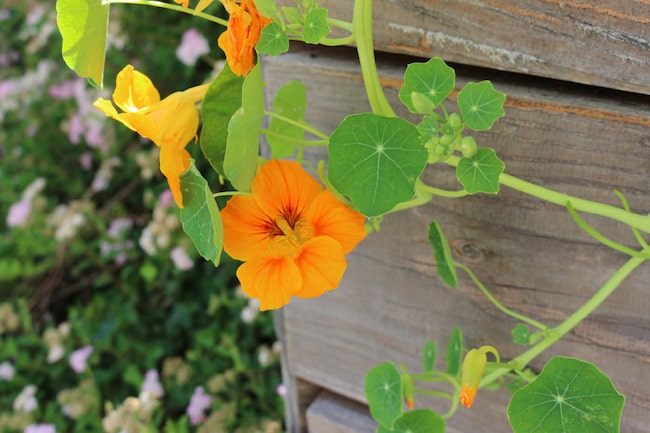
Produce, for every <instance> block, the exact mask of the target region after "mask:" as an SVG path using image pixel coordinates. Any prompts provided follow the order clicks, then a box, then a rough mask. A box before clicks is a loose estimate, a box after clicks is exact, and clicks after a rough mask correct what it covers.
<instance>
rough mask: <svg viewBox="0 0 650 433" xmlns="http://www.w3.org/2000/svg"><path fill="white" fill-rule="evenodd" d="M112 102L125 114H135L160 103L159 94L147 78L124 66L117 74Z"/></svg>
mask: <svg viewBox="0 0 650 433" xmlns="http://www.w3.org/2000/svg"><path fill="white" fill-rule="evenodd" d="M113 101H114V102H115V104H116V105H117V106H118V107H120V108H121V109H122V111H126V112H137V111H140V110H143V109H145V108H147V107H149V106H151V105H153V104H156V103H158V102H160V94H159V93H158V90H157V89H156V87H155V86H154V85H153V83H152V82H151V80H150V79H149V77H147V76H146V75H145V74H143V73H142V72H138V71H136V70H135V68H134V67H133V66H131V65H126V66H125V67H124V68H123V69H122V70H121V71H120V72H119V73H118V74H117V80H116V83H115V91H114V92H113Z"/></svg>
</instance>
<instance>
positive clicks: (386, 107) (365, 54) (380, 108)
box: [352, 0, 395, 117]
mask: <svg viewBox="0 0 650 433" xmlns="http://www.w3.org/2000/svg"><path fill="white" fill-rule="evenodd" d="M352 27H353V29H354V30H353V34H354V36H355V38H356V41H357V54H358V56H359V64H360V66H361V75H362V76H363V83H364V85H365V87H366V93H367V94H368V101H369V102H370V107H371V108H372V111H373V112H374V113H375V114H380V115H382V116H389V117H395V112H394V111H393V108H392V107H391V106H390V104H389V103H388V100H387V99H386V95H385V94H384V90H383V88H382V87H381V81H380V80H379V75H378V74H377V65H376V64H375V52H374V48H373V42H372V0H355V1H354V12H353V16H352Z"/></svg>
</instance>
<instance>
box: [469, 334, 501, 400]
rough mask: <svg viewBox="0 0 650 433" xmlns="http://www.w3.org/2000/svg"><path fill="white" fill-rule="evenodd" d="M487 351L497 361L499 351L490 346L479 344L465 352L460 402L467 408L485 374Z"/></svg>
mask: <svg viewBox="0 0 650 433" xmlns="http://www.w3.org/2000/svg"><path fill="white" fill-rule="evenodd" d="M488 352H490V353H492V354H493V355H494V356H495V358H496V359H497V362H499V352H497V350H496V349H495V348H494V347H492V346H481V347H480V348H478V349H472V350H470V351H469V352H467V355H465V359H464V360H463V368H462V370H461V390H460V404H462V405H463V406H465V407H467V408H470V407H472V403H474V397H475V396H476V392H477V391H478V387H479V384H480V383H481V379H482V378H483V375H484V374H485V366H486V364H487V355H486V354H487V353H488Z"/></svg>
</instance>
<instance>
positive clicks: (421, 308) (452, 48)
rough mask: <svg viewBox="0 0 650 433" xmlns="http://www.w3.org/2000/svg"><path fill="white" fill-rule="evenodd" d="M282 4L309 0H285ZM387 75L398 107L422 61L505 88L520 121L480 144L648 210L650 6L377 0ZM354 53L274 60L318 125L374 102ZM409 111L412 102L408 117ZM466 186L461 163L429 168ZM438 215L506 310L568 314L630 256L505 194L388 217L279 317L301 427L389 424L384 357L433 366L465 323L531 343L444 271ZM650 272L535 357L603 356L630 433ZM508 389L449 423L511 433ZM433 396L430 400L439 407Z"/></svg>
mask: <svg viewBox="0 0 650 433" xmlns="http://www.w3.org/2000/svg"><path fill="white" fill-rule="evenodd" d="M280 3H281V4H285V5H290V4H293V1H292V0H283V1H281V2H280ZM320 3H321V5H322V6H324V7H328V8H329V11H330V16H333V17H336V18H341V19H347V20H350V19H351V10H352V1H351V0H322V1H321V2H320ZM375 9H376V10H375V15H374V21H373V23H374V28H375V44H376V49H377V50H378V53H377V58H378V65H379V68H380V75H381V78H382V83H383V84H384V87H385V89H386V92H387V94H388V96H389V100H390V101H391V103H392V104H393V106H394V107H395V108H396V109H397V111H398V112H399V113H400V114H402V115H404V116H406V117H408V114H407V113H406V110H405V109H403V108H401V107H402V104H401V103H400V102H399V99H398V97H397V94H398V91H399V88H400V86H401V77H402V76H403V73H404V69H405V66H406V64H407V63H408V62H411V61H421V60H422V59H420V58H414V57H411V56H421V57H425V58H426V57H431V56H440V57H442V58H443V59H445V60H446V61H448V62H454V63H455V64H454V66H455V67H456V70H457V76H458V80H457V81H458V83H457V85H458V86H462V85H463V84H464V83H465V82H467V81H479V80H483V79H490V80H492V82H493V83H494V85H495V87H496V88H497V89H498V90H501V91H503V92H505V93H506V94H507V95H508V97H507V100H506V117H505V118H503V119H501V120H499V121H498V122H497V124H496V126H495V127H494V128H493V129H492V130H491V131H488V132H485V133H480V134H476V135H475V136H476V138H477V140H478V141H479V144H480V145H485V146H490V147H493V148H495V149H496V151H497V154H498V155H499V156H500V157H501V159H503V160H504V162H505V163H506V171H507V172H508V173H510V174H513V175H515V176H518V177H522V178H524V179H526V180H529V181H532V182H535V183H538V184H540V185H544V186H547V187H550V188H553V189H555V190H558V191H561V192H565V193H568V194H572V195H576V196H579V197H583V198H587V199H592V200H598V201H602V202H605V203H610V204H612V205H619V204H620V203H619V202H618V199H617V197H616V195H615V194H614V191H613V189H614V188H616V189H618V190H620V191H621V192H622V193H623V194H624V195H625V196H626V197H627V198H628V200H629V201H630V203H631V205H632V208H633V210H634V211H636V212H639V213H648V212H650V194H649V192H650V96H649V95H650V1H648V0H618V1H614V0H593V1H589V2H586V1H584V2H583V1H563V0H543V1H540V0H521V1H515V2H513V1H505V0H482V1H476V0H375ZM355 55H356V53H355V51H354V49H353V48H332V49H330V48H315V47H313V46H297V47H293V49H292V52H291V53H289V54H285V55H281V56H279V57H277V58H270V57H269V58H265V59H264V74H265V81H266V82H267V90H268V95H269V97H272V95H274V94H275V91H276V90H277V88H278V87H279V86H281V85H283V84H285V83H286V82H287V81H288V80H291V79H299V80H301V81H303V82H304V83H305V85H306V86H307V96H308V100H309V108H308V112H307V120H308V121H310V122H312V123H313V124H315V125H317V126H318V127H319V128H321V129H322V130H323V131H325V132H328V133H329V132H331V131H332V130H334V128H335V127H336V126H337V125H338V124H339V122H340V121H341V120H342V119H343V117H344V116H345V115H347V114H351V113H355V112H364V111H369V110H370V108H369V105H368V103H367V99H366V96H365V92H364V88H363V85H362V80H361V75H360V71H359V67H358V63H357V61H356V58H355ZM400 110H401V111H400ZM426 180H427V182H428V183H430V184H434V185H437V186H441V187H445V186H446V187H448V188H454V187H455V177H454V173H453V171H452V170H451V169H446V168H444V167H438V166H436V167H433V168H432V169H430V170H428V171H427V172H426ZM434 218H435V219H436V220H438V222H439V223H440V225H441V227H442V229H443V231H444V232H445V234H446V236H447V238H448V240H449V241H450V243H451V245H452V251H453V254H454V258H455V260H457V261H458V262H460V263H464V264H466V265H468V266H470V267H471V268H472V269H473V270H474V272H476V274H477V275H478V277H479V278H480V280H481V281H483V282H484V283H485V284H486V286H487V287H488V288H489V289H490V290H491V291H492V293H493V294H494V295H495V296H496V297H497V298H498V299H499V300H500V301H501V302H502V303H503V304H505V305H506V306H507V307H509V308H511V309H514V310H517V311H521V312H523V313H525V314H527V315H530V316H532V317H534V318H536V319H538V320H540V321H542V322H545V323H548V324H551V325H553V324H557V323H559V322H561V321H562V320H563V319H564V318H566V317H567V316H568V315H569V314H571V313H572V312H573V311H574V310H575V309H576V308H578V307H579V306H580V305H581V304H582V303H583V302H584V301H585V300H586V299H587V298H588V297H589V296H590V295H591V294H592V293H593V292H594V291H595V290H596V289H597V288H598V287H599V286H600V285H601V284H602V283H603V282H604V281H606V280H607V278H608V277H609V276H610V275H611V274H612V273H613V272H614V271H615V270H616V269H617V268H618V267H619V266H620V265H621V264H622V263H623V262H624V261H625V259H626V258H625V257H624V256H623V255H622V254H620V253H617V252H615V251H612V250H610V249H609V248H607V247H605V246H603V245H601V244H599V243H598V242H596V241H595V240H593V239H592V238H591V237H589V236H588V235H586V234H585V233H583V232H582V231H581V230H580V229H579V228H578V227H577V226H576V225H575V224H574V223H573V221H572V219H571V217H570V216H569V215H568V214H567V212H566V210H565V209H564V208H562V207H559V206H555V205H551V204H548V203H545V202H542V201H539V200H536V199H533V198H530V197H528V196H525V195H522V194H521V193H518V192H516V191H512V190H509V189H507V188H502V190H501V192H500V193H499V195H498V196H492V195H476V196H471V197H466V198H462V199H443V198H441V199H437V200H435V201H434V202H433V203H432V204H430V205H427V206H423V207H420V208H416V209H413V210H411V211H408V212H401V213H398V214H393V215H389V216H387V217H386V218H385V220H384V223H383V224H382V230H381V232H379V233H374V234H372V235H370V236H369V237H368V238H367V239H366V240H365V241H364V242H363V243H362V244H361V245H360V246H359V247H358V248H357V249H356V250H355V251H354V252H353V253H352V254H350V255H349V256H348V263H349V266H348V270H347V272H346V275H345V277H344V279H343V281H342V283H341V285H340V287H339V288H338V289H337V290H335V291H333V292H330V293H328V294H326V295H325V296H322V297H321V298H318V299H311V300H298V299H295V300H293V301H292V302H291V304H290V305H289V306H287V307H285V308H284V309H283V310H282V311H281V312H280V313H279V314H277V316H276V327H277V331H278V333H279V335H280V338H281V340H282V342H283V348H284V360H283V361H284V365H283V367H284V377H285V381H286V385H287V386H288V395H287V422H288V431H289V432H291V433H293V432H303V431H309V432H310V433H333V432H337V433H348V432H349V433H351V432H358V433H365V432H374V430H375V428H376V425H375V423H374V422H373V421H372V419H371V418H370V417H369V414H368V410H367V407H366V406H365V401H364V400H365V397H364V394H363V380H364V375H365V373H366V371H367V370H368V369H369V368H370V367H372V366H373V365H376V364H378V363H380V362H382V361H385V360H391V361H393V362H395V363H396V364H398V365H399V364H405V365H407V366H408V367H409V370H410V371H418V369H419V368H420V367H419V365H420V360H421V347H422V345H423V344H424V342H425V341H427V340H434V341H437V342H438V344H439V345H444V344H446V341H447V338H448V336H449V333H450V331H451V330H452V329H453V328H454V327H455V326H460V327H461V328H462V329H463V333H464V337H465V342H466V345H467V346H469V347H477V346H480V345H483V344H491V345H494V346H496V347H497V348H498V349H499V350H500V352H501V355H502V357H503V358H506V359H507V358H511V357H514V356H516V355H517V354H518V353H520V352H521V350H522V348H521V346H516V345H515V344H514V343H513V342H512V337H511V334H510V330H511V329H512V328H513V327H514V325H515V324H516V322H515V321H514V320H511V319H509V318H507V317H506V316H504V315H503V314H502V313H500V312H499V311H498V310H497V309H496V308H495V307H494V306H493V305H492V304H491V303H490V302H489V301H488V300H487V299H485V297H484V296H482V295H481V293H480V292H479V290H478V289H477V288H476V287H475V286H474V285H473V284H472V282H471V281H470V280H469V278H467V277H466V276H465V275H460V279H459V285H458V288H456V289H451V288H448V287H447V286H445V285H444V284H443V283H442V282H441V281H440V280H439V279H438V277H437V276H436V273H435V262H434V260H433V256H432V249H431V247H430V245H429V244H428V241H427V240H426V234H427V229H428V224H429V222H430V220H431V219H434ZM585 220H587V221H588V222H589V223H590V224H593V225H594V226H596V227H597V228H598V229H599V230H601V231H602V232H603V233H605V234H606V235H607V236H609V237H611V238H614V239H617V240H621V241H623V242H624V243H628V244H629V245H633V244H634V239H633V236H632V232H631V230H629V228H628V227H625V226H623V225H621V224H617V223H614V222H612V221H608V220H604V219H602V218H598V217H590V216H585ZM649 291H650V266H644V267H642V268H640V269H639V270H637V271H636V272H635V273H634V274H633V275H632V276H631V278H630V279H628V280H626V282H625V283H624V284H623V285H622V286H621V287H620V288H619V290H617V292H616V293H615V294H614V295H613V296H612V297H611V298H610V299H608V300H607V302H606V303H605V304H603V305H602V306H601V307H600V308H599V309H598V310H597V311H596V312H595V314H593V315H592V316H590V318H589V319H587V320H585V321H584V322H583V323H581V324H580V325H579V326H578V327H577V328H575V330H574V331H573V332H571V333H570V334H569V335H568V336H566V337H565V338H564V339H563V340H561V341H560V342H559V343H557V344H556V345H555V346H553V347H552V349H551V350H549V351H547V352H546V353H544V355H542V356H540V357H539V358H538V359H535V361H534V362H533V367H536V368H540V367H541V366H542V365H543V364H544V363H545V362H546V361H547V360H548V359H549V358H550V357H551V356H553V355H564V356H575V357H579V358H581V359H584V360H587V361H590V362H593V363H595V364H596V365H597V366H598V367H599V368H600V369H602V370H603V371H604V372H605V373H607V374H608V375H610V377H611V378H612V380H613V382H614V384H615V386H616V387H617V389H618V390H619V391H620V392H622V393H624V394H625V396H626V406H625V410H624V413H623V420H622V428H621V431H623V432H626V433H641V432H645V431H647V429H648V427H647V426H648V425H649V424H650V394H649V393H648V392H647V389H648V386H650V313H649V312H650V297H649V296H648V293H650V292H649ZM509 396H510V395H509V393H508V392H507V391H497V392H490V391H479V394H478V396H477V399H476V402H475V404H474V406H473V407H472V408H471V409H470V410H467V409H465V408H460V409H459V411H458V412H457V414H456V415H455V416H454V417H453V418H452V419H451V420H450V421H449V422H448V427H447V431H448V432H450V433H456V432H468V431H472V432H475V433H484V432H485V433H488V432H490V433H491V432H507V431H510V427H509V426H508V423H507V419H506V415H505V408H506V406H507V402H508V399H509ZM432 404H434V406H433V407H434V408H435V407H436V406H435V403H433V402H432V401H430V400H427V399H418V401H417V406H424V407H427V406H431V405H432Z"/></svg>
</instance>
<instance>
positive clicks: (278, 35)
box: [255, 22, 289, 56]
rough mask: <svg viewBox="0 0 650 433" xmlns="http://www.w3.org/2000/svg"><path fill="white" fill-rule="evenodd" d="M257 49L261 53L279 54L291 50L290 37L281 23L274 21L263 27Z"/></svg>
mask: <svg viewBox="0 0 650 433" xmlns="http://www.w3.org/2000/svg"><path fill="white" fill-rule="evenodd" d="M255 49H256V50H257V52H258V53H259V54H268V55H271V56H277V55H279V54H282V53H285V52H287V51H288V50H289V37H288V36H287V33H286V32H285V31H284V30H283V29H282V26H281V25H280V24H278V23H276V22H272V23H270V24H269V25H267V26H265V27H264V28H263V29H262V33H260V39H259V40H258V41H257V45H256V46H255Z"/></svg>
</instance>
